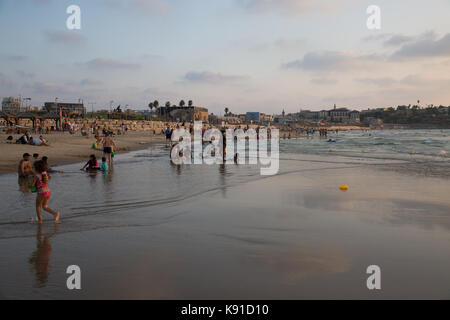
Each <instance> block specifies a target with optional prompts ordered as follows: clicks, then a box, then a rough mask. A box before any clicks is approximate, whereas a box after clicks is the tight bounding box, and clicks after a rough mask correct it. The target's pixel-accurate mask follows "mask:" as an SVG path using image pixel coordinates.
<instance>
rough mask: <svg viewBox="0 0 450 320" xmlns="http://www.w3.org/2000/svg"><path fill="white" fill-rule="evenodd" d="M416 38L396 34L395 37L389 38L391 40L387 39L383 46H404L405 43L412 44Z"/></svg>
mask: <svg viewBox="0 0 450 320" xmlns="http://www.w3.org/2000/svg"><path fill="white" fill-rule="evenodd" d="M413 39H414V38H413V37H410V36H404V35H401V34H396V35H393V36H391V37H389V39H387V40H386V41H384V42H383V45H384V46H385V47H392V46H393V47H397V46H399V45H402V44H404V43H407V42H410V41H412V40H413Z"/></svg>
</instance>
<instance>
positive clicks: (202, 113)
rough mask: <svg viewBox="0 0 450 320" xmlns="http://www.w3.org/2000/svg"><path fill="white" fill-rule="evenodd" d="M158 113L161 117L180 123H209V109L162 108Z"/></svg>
mask: <svg viewBox="0 0 450 320" xmlns="http://www.w3.org/2000/svg"><path fill="white" fill-rule="evenodd" d="M158 111H159V112H158V113H159V115H160V116H161V117H168V118H170V119H172V120H178V121H203V122H208V121H209V119H208V109H207V108H202V107H194V106H187V107H181V106H171V107H160V108H159V109H158Z"/></svg>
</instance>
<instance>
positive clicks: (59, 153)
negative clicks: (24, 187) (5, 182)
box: [0, 131, 164, 174]
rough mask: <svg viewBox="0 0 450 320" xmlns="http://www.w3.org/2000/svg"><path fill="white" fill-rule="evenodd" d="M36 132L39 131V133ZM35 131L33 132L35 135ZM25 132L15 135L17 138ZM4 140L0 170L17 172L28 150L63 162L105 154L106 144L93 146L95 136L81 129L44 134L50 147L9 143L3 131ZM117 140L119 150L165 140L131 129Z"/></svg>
mask: <svg viewBox="0 0 450 320" xmlns="http://www.w3.org/2000/svg"><path fill="white" fill-rule="evenodd" d="M35 135H36V134H35ZM35 135H33V136H35ZM20 136H21V135H17V134H16V135H14V136H13V137H14V141H16V140H17V139H18V138H20ZM0 137H1V143H0V154H1V157H0V174H3V173H10V172H16V171H17V167H18V164H19V161H20V160H21V159H22V155H23V154H24V153H26V152H28V153H29V154H31V155H33V154H34V153H39V155H40V156H41V157H43V156H47V157H49V163H50V165H52V166H59V165H64V164H69V163H75V162H80V161H85V160H86V161H87V160H89V155H91V154H93V153H94V154H96V155H97V157H100V156H101V155H102V150H101V148H102V146H101V144H100V145H99V146H98V150H93V149H91V145H92V143H94V142H95V138H94V137H93V136H92V135H91V136H90V137H82V136H81V134H80V133H77V134H75V135H71V134H69V133H68V132H66V133H51V134H48V135H44V138H46V139H47V140H48V142H49V143H50V147H45V146H32V145H19V144H7V143H5V142H4V141H6V137H7V136H6V135H5V134H1V135H0ZM114 140H115V141H116V143H117V145H118V148H119V149H118V150H117V152H116V153H117V154H120V153H123V152H129V151H134V150H140V149H145V148H148V147H149V146H151V145H153V144H155V143H161V142H163V141H164V137H163V136H162V135H153V133H150V132H149V131H131V132H129V133H128V134H126V135H120V136H115V137H114Z"/></svg>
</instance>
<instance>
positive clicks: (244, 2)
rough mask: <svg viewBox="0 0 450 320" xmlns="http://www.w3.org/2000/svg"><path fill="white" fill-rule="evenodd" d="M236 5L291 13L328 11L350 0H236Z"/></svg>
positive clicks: (257, 9) (254, 9)
mask: <svg viewBox="0 0 450 320" xmlns="http://www.w3.org/2000/svg"><path fill="white" fill-rule="evenodd" d="M236 1H237V3H238V5H239V6H241V7H243V8H244V9H245V10H246V11H248V12H251V13H261V12H263V13H264V12H279V13H283V14H288V15H293V14H299V13H304V12H306V11H318V12H330V11H336V10H339V9H341V8H342V7H343V6H345V5H346V3H348V2H350V1H352V0H340V1H328V0H236Z"/></svg>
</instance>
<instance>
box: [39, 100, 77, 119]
mask: <svg viewBox="0 0 450 320" xmlns="http://www.w3.org/2000/svg"><path fill="white" fill-rule="evenodd" d="M44 109H45V110H47V112H50V113H56V114H59V112H60V110H61V111H62V113H63V116H66V117H67V116H72V115H77V116H81V115H85V114H86V108H85V107H84V104H83V103H63V102H58V103H55V102H46V103H45V104H44Z"/></svg>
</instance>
